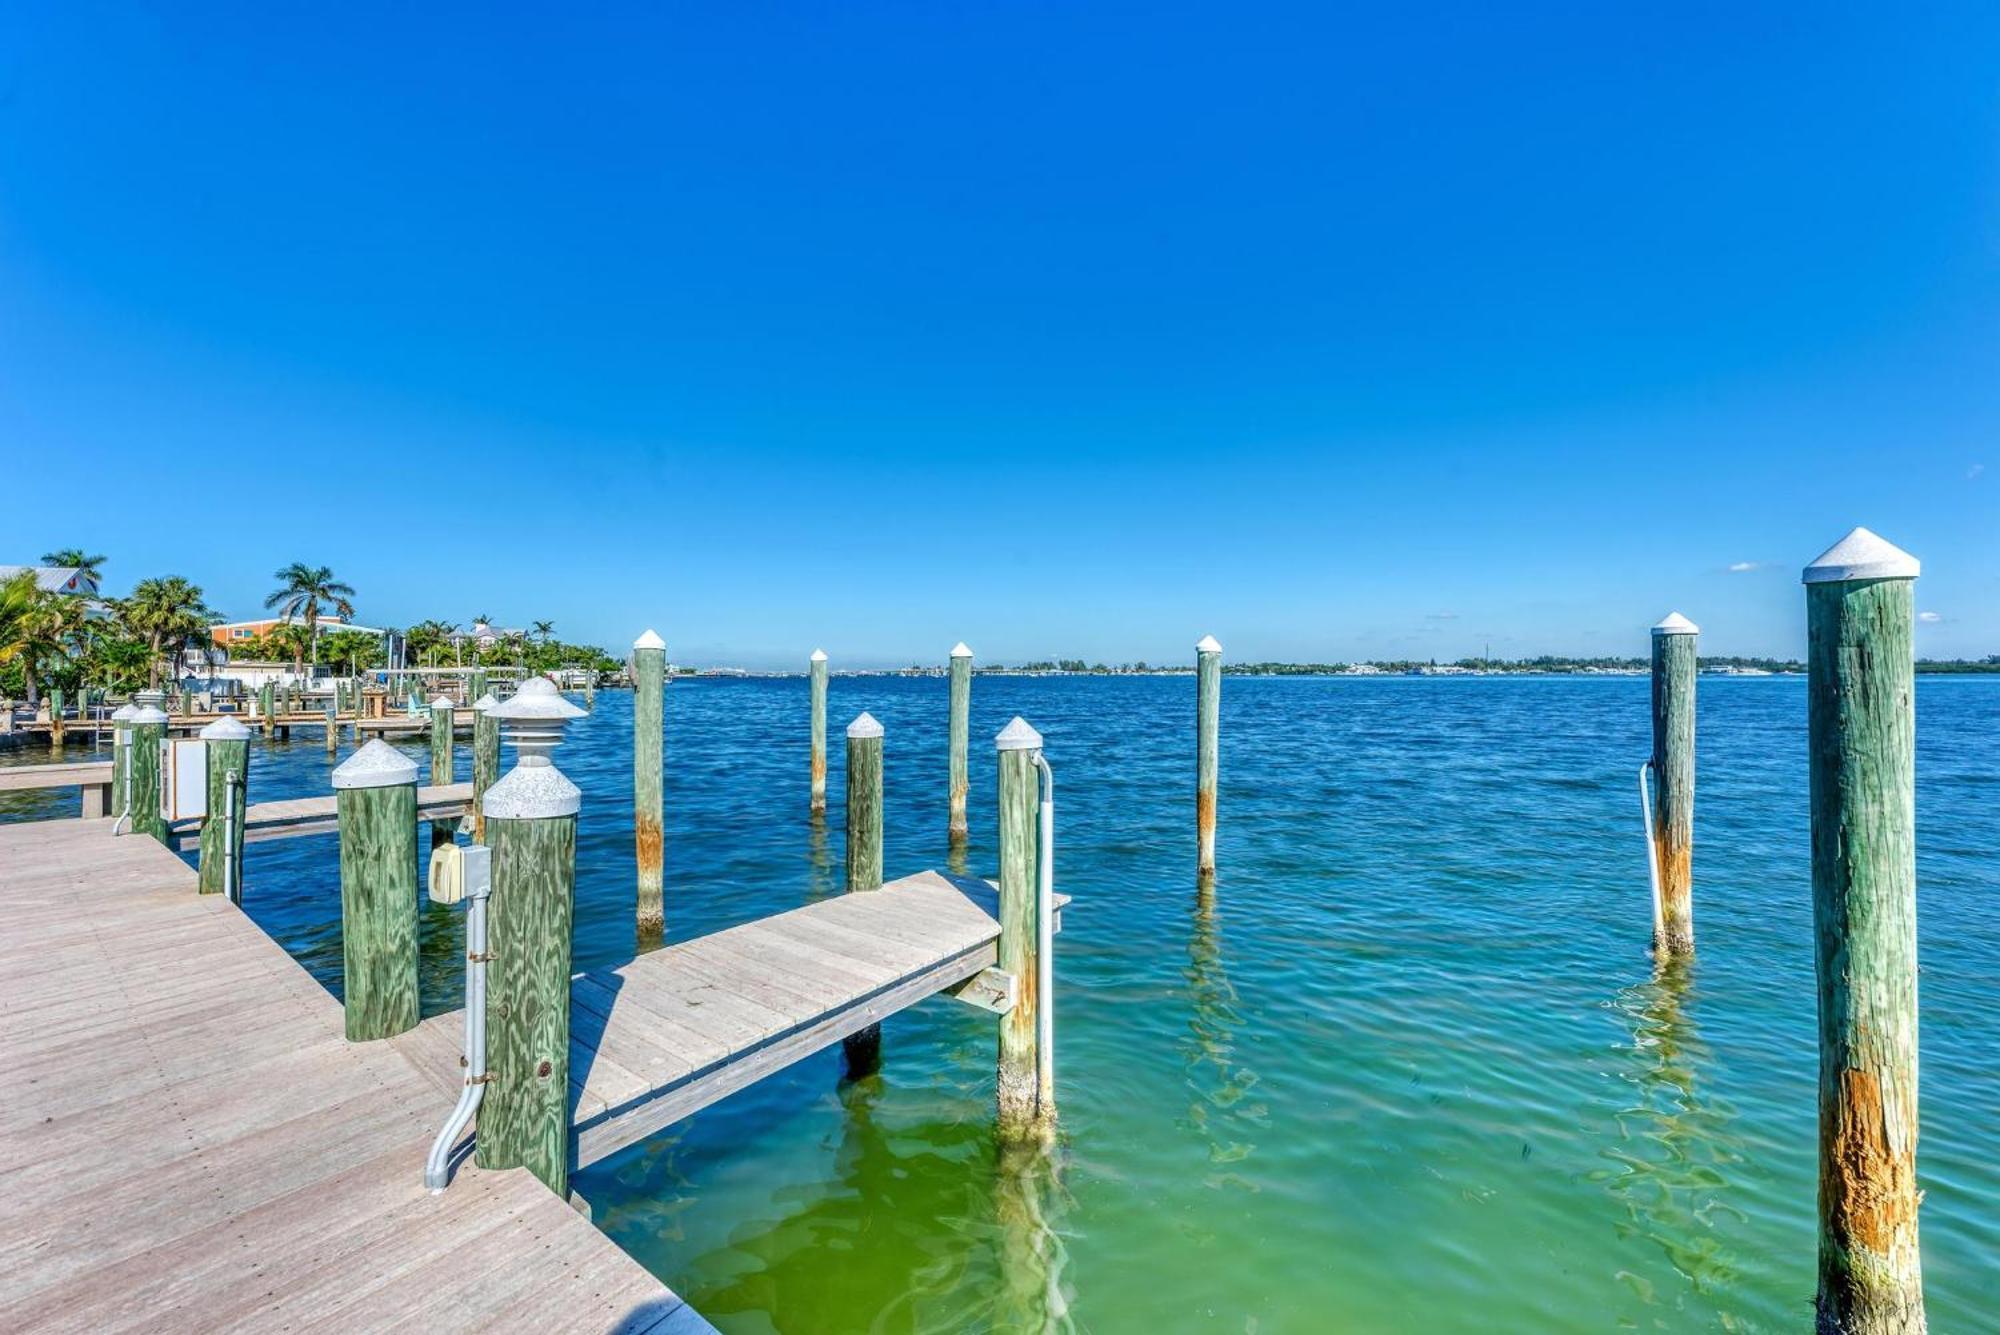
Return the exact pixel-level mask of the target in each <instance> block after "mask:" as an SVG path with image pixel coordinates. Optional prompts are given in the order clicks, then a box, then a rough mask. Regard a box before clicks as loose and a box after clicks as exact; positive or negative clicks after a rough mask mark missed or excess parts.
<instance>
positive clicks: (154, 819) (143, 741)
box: [127, 691, 173, 848]
mask: <svg viewBox="0 0 2000 1335" xmlns="http://www.w3.org/2000/svg"><path fill="white" fill-rule="evenodd" d="M140 699H141V700H142V701H143V702H144V703H142V704H140V706H139V707H138V708H137V709H136V710H134V711H133V713H132V759H131V764H130V765H129V766H128V768H129V770H130V773H129V775H128V776H127V781H128V782H129V783H130V785H131V801H132V823H131V825H130V827H129V828H130V829H131V831H132V832H133V833H134V834H150V835H152V836H153V838H155V839H157V840H159V841H160V842H161V843H163V844H165V845H166V846H167V847H169V848H172V847H173V835H172V833H171V832H170V831H169V830H168V828H167V822H166V819H165V818H164V817H163V816H161V815H160V745H161V743H163V742H164V741H166V738H167V715H166V711H165V710H163V709H161V708H160V706H159V703H158V701H159V699H160V694H159V692H157V691H151V692H147V693H146V694H145V695H142V696H141V697H140Z"/></svg>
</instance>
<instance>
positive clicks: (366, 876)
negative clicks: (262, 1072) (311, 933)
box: [333, 737, 418, 1043]
mask: <svg viewBox="0 0 2000 1335" xmlns="http://www.w3.org/2000/svg"><path fill="white" fill-rule="evenodd" d="M333 793H334V810H335V813H336V815H337V817H338V820H339V824H340V948H341V957H342V959H343V961H344V962H345V974H344V978H343V983H342V989H341V996H342V1001H343V1003H344V1008H345V1011H346V1032H347V1038H348V1041H349V1042H355V1043H360V1042H366V1041H368V1040H370V1039H377V1038H388V1037H389V1036H390V1035H392V1034H400V1033H402V1032H403V1031H404V1030H406V1029H412V1028H415V1027H416V1023H417V1018H418V1017H417V766H416V763H415V762H414V761H412V760H410V758H409V757H407V756H405V755H404V754H403V753H402V752H400V751H398V750H397V749H396V748H395V747H393V746H391V745H389V744H388V743H387V742H385V741H383V740H381V739H380V738H379V737H378V738H376V739H375V740H374V741H372V742H370V743H368V745H366V746H364V747H362V748H361V749H360V750H358V751H356V752H355V753H354V754H353V755H351V756H349V757H348V758H347V759H346V760H344V761H342V762H341V763H340V764H339V765H337V766H335V767H334V771H333Z"/></svg>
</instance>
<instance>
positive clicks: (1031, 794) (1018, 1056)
mask: <svg viewBox="0 0 2000 1335" xmlns="http://www.w3.org/2000/svg"><path fill="white" fill-rule="evenodd" d="M993 747H994V750H995V751H997V752H998V753H999V766H1000V785H999V790H1000V795H999V817H1000V829H999V837H1000V892H999V903H998V907H999V918H1000V947H999V961H998V965H999V968H1000V971H1001V972H1002V973H1006V974H1010V975H1012V977H1013V978H1014V981H1015V1002H1014V1006H1013V1008H1012V1009H1011V1010H1009V1011H1008V1012H1007V1013H1006V1014H1004V1015H1002V1016H1001V1017H1000V1058H999V1074H998V1079H997V1081H996V1083H995V1098H996V1100H997V1102H998V1107H999V1121H1000V1134H1001V1136H1002V1137H1003V1138H1005V1139H1021V1138H1024V1137H1027V1136H1030V1135H1033V1134H1035V1133H1037V1132H1038V1131H1039V1130H1040V1129H1041V1128H1043V1127H1045V1126H1046V1125H1047V1121H1048V1119H1049V1118H1050V1117H1052V1116H1053V1115H1054V1111H1055V1110H1054V1108H1053V1107H1050V1108H1046V1109H1045V1108H1043V1106H1042V1103H1041V1099H1040V1097H1039V1089H1038V1082H1037V1079H1036V1075H1037V1070H1036V1067H1037V1062H1036V1043H1037V1035H1038V1032H1039V1029H1040V1025H1039V1018H1040V999H1041V994H1040V990H1039V984H1038V979H1039V977H1040V974H1041V944H1040V941H1039V939H1038V934H1037V926H1036V908H1035V903H1036V890H1037V880H1036V873H1037V865H1036V862H1037V859H1036V847H1037V844H1036V839H1037V834H1036V826H1037V815H1038V802H1037V797H1036V789H1037V787H1038V779H1037V769H1036V763H1035V762H1036V761H1037V760H1038V759H1039V758H1040V756H1041V754H1042V735H1041V734H1040V733H1039V732H1036V731H1035V730H1034V729H1033V728H1032V727H1030V726H1028V721H1027V720H1026V719H1023V718H1018V717H1017V718H1015V719H1014V721H1013V722H1011V723H1009V724H1008V725H1007V726H1006V727H1005V728H1003V729H1001V731H1000V734H999V735H998V736H996V737H995V738H994V739H993Z"/></svg>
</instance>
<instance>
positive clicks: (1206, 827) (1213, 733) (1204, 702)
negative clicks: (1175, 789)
mask: <svg viewBox="0 0 2000 1335" xmlns="http://www.w3.org/2000/svg"><path fill="white" fill-rule="evenodd" d="M1194 678H1195V697H1194V732H1195V751H1194V836H1195V871H1196V872H1197V873H1199V874H1202V875H1212V874H1213V873H1214V871H1215V778H1216V770H1217V768H1218V763H1217V762H1218V756H1219V753H1220V743H1219V739H1218V736H1217V733H1218V730H1219V728H1220V726H1221V713H1222V646H1221V645H1219V644H1217V643H1216V642H1215V637H1214V636H1213V635H1204V636H1203V637H1202V639H1201V643H1199V644H1197V645H1195V647H1194Z"/></svg>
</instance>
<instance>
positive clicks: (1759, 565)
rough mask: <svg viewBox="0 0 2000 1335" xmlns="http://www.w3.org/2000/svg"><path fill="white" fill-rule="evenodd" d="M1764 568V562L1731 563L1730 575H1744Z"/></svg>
mask: <svg viewBox="0 0 2000 1335" xmlns="http://www.w3.org/2000/svg"><path fill="white" fill-rule="evenodd" d="M1763 568H1764V563H1763V562H1762V561H1731V562H1730V563H1729V573H1730V574H1732V575H1744V574H1748V573H1749V572H1750V571H1752V570H1762V569H1763Z"/></svg>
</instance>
